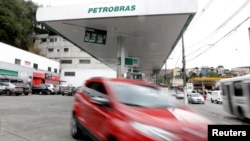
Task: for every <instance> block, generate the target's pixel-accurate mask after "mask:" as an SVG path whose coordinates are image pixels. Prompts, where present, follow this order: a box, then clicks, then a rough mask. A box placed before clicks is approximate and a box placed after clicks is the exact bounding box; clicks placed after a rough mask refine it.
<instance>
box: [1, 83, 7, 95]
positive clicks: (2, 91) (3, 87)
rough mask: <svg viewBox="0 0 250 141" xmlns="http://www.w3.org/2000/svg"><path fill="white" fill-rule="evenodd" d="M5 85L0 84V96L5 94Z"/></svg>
mask: <svg viewBox="0 0 250 141" xmlns="http://www.w3.org/2000/svg"><path fill="white" fill-rule="evenodd" d="M5 88H6V84H5V83H3V82H0V94H3V93H4V92H5Z"/></svg>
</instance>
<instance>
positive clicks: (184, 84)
mask: <svg viewBox="0 0 250 141" xmlns="http://www.w3.org/2000/svg"><path fill="white" fill-rule="evenodd" d="M182 63H183V68H182V69H183V70H182V71H183V72H182V76H183V90H184V100H185V105H187V103H188V102H187V101H188V100H187V89H186V59H185V47H184V36H183V35H182Z"/></svg>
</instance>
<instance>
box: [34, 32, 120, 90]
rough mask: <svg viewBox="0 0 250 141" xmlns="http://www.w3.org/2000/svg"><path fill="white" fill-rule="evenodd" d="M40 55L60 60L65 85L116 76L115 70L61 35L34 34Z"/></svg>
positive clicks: (78, 84) (74, 84)
mask: <svg viewBox="0 0 250 141" xmlns="http://www.w3.org/2000/svg"><path fill="white" fill-rule="evenodd" d="M33 37H34V38H33V39H34V40H33V41H34V44H35V46H36V47H38V48H39V49H40V55H43V56H45V57H47V58H49V59H52V60H55V61H58V62H60V70H59V72H60V76H61V79H62V80H63V81H65V83H64V84H65V85H73V86H76V87H77V86H81V85H82V83H83V82H84V81H85V80H86V79H88V78H90V77H97V76H101V77H116V71H114V70H112V69H110V68H109V67H108V66H106V65H105V64H103V63H102V62H100V61H98V60H97V59H95V58H94V57H92V56H90V55H89V54H88V53H86V52H85V51H83V50H81V49H79V48H78V47H76V46H75V45H73V44H72V43H70V42H69V41H67V40H65V39H64V38H62V37H61V36H49V35H48V34H41V35H35V36H33Z"/></svg>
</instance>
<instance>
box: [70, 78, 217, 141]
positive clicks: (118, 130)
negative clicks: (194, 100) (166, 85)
mask: <svg viewBox="0 0 250 141" xmlns="http://www.w3.org/2000/svg"><path fill="white" fill-rule="evenodd" d="M171 99H173V98H172V97H171V96H169V95H167V94H165V92H164V91H162V89H161V88H159V87H157V86H154V85H152V84H150V83H147V82H143V81H136V80H127V79H108V78H91V79H89V80H87V81H86V83H85V85H84V87H83V88H82V90H79V91H78V92H76V95H75V98H74V104H73V109H72V119H71V135H72V137H73V138H75V139H81V137H82V136H83V135H88V136H89V137H91V138H92V139H93V140H103V141H129V140H133V141H156V140H159V141H160V140H173V141H180V140H192V141H204V140H207V125H208V124H212V123H211V122H210V121H209V120H207V119H205V118H203V117H201V116H200V115H197V114H196V113H194V112H192V110H190V109H189V108H188V107H186V106H185V105H183V104H180V102H178V101H176V100H171Z"/></svg>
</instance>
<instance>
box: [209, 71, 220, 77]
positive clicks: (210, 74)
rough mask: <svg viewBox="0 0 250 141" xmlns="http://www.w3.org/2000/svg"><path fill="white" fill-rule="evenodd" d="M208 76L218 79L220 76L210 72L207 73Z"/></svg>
mask: <svg viewBox="0 0 250 141" xmlns="http://www.w3.org/2000/svg"><path fill="white" fill-rule="evenodd" d="M207 76H208V77H218V76H219V75H218V74H217V73H216V72H213V71H209V72H207Z"/></svg>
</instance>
